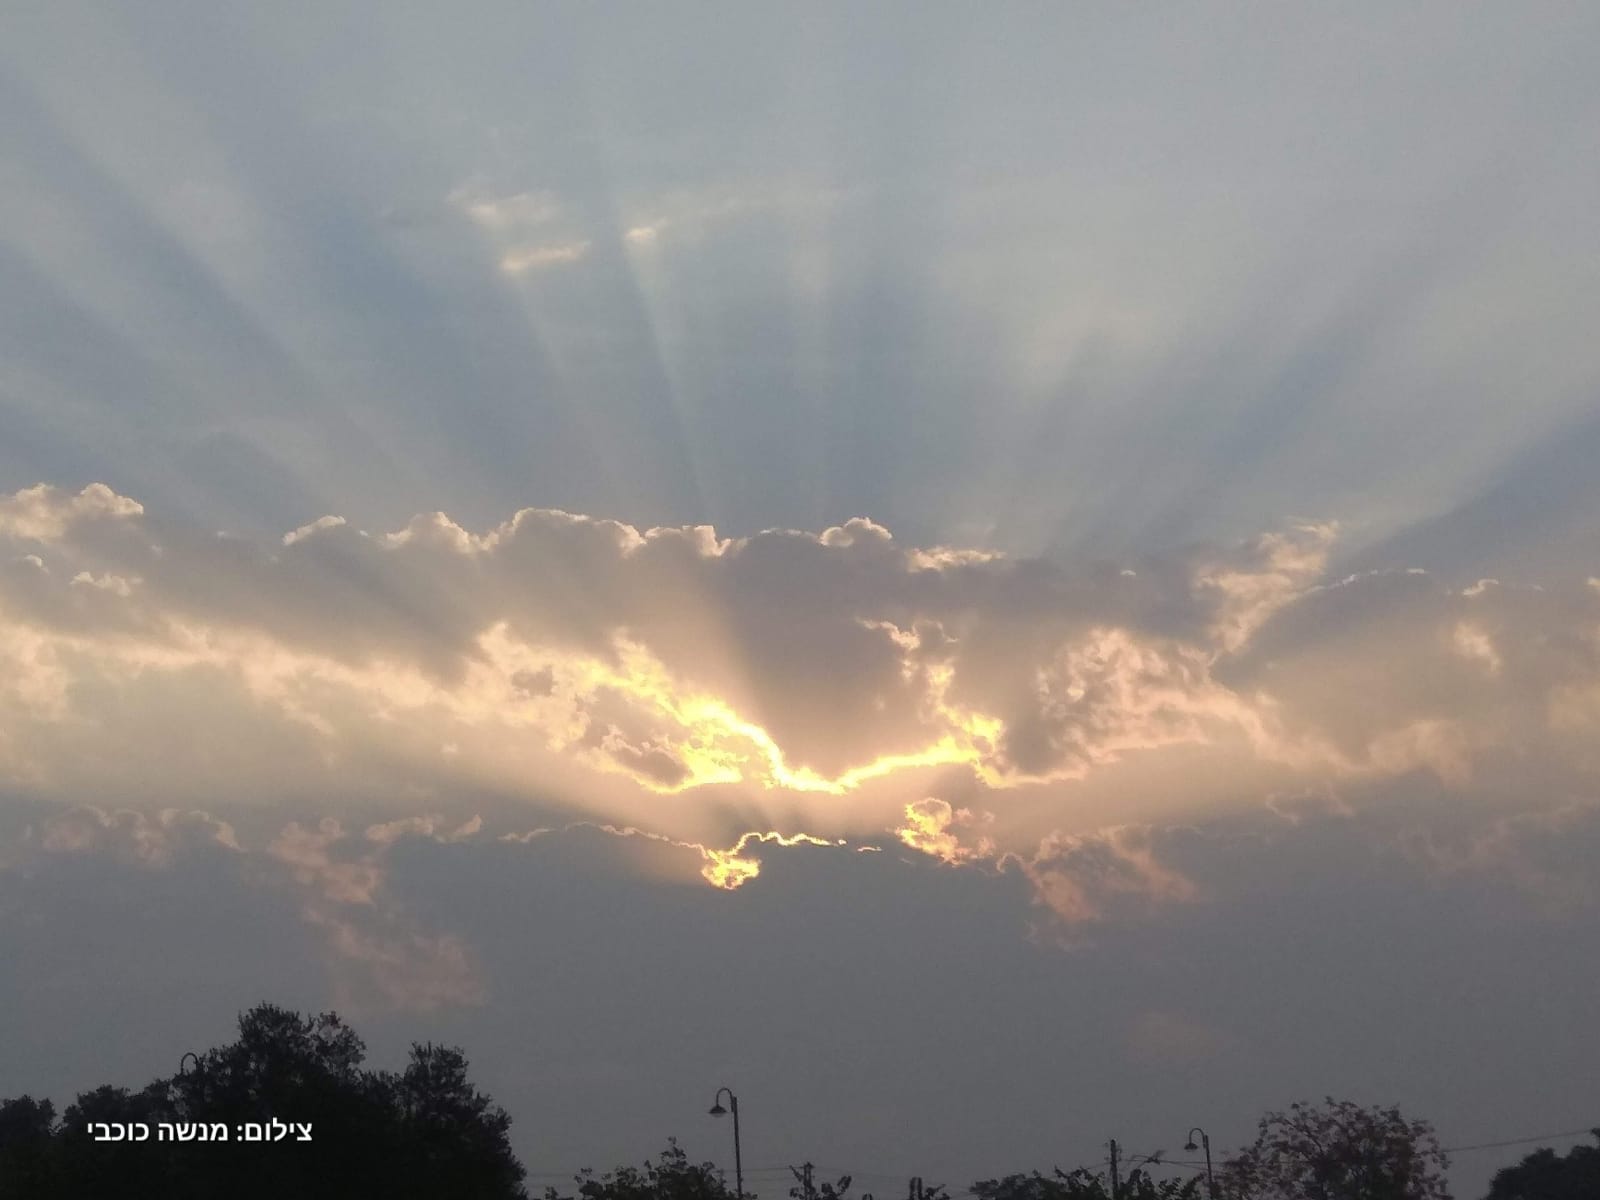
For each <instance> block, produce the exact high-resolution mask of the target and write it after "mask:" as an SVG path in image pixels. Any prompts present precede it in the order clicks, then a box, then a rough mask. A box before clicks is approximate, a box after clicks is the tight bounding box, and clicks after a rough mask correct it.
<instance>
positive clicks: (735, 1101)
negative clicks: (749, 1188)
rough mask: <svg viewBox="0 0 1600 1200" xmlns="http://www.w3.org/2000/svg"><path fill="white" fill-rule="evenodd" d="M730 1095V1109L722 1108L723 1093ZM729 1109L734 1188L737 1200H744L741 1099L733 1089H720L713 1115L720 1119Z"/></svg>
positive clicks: (713, 1099)
mask: <svg viewBox="0 0 1600 1200" xmlns="http://www.w3.org/2000/svg"><path fill="white" fill-rule="evenodd" d="M723 1092H727V1093H728V1107H727V1108H723V1107H722V1093H723ZM729 1109H732V1110H733V1186H734V1190H735V1192H736V1194H737V1200H744V1162H743V1160H742V1159H741V1158H740V1156H739V1155H740V1152H739V1097H737V1096H735V1095H734V1094H733V1089H732V1088H725V1087H720V1088H718V1089H717V1094H716V1095H715V1096H713V1097H711V1115H712V1116H713V1117H720V1116H722V1115H723V1114H724V1113H726V1112H727V1111H728V1110H729Z"/></svg>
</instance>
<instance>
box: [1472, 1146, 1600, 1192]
mask: <svg viewBox="0 0 1600 1200" xmlns="http://www.w3.org/2000/svg"><path fill="white" fill-rule="evenodd" d="M1592 1132H1593V1134H1594V1136H1595V1140H1596V1142H1600V1129H1595V1130H1593V1131H1592ZM1596 1196H1600V1145H1595V1146H1575V1147H1573V1148H1572V1149H1571V1150H1569V1151H1567V1153H1566V1154H1565V1155H1562V1156H1558V1155H1557V1154H1556V1152H1555V1151H1554V1150H1552V1149H1550V1148H1549V1147H1548V1146H1544V1147H1541V1148H1540V1149H1538V1150H1535V1151H1534V1152H1533V1153H1532V1154H1529V1155H1528V1156H1527V1157H1526V1158H1524V1159H1523V1160H1522V1161H1521V1162H1519V1163H1518V1164H1517V1165H1516V1166H1514V1167H1506V1168H1505V1169H1504V1170H1503V1171H1500V1172H1499V1173H1498V1174H1497V1175H1495V1177H1494V1182H1493V1183H1492V1184H1491V1185H1490V1187H1489V1195H1488V1196H1487V1198H1486V1200H1594V1198H1595V1197H1596Z"/></svg>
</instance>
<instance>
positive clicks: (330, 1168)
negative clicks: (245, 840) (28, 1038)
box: [0, 1004, 526, 1200]
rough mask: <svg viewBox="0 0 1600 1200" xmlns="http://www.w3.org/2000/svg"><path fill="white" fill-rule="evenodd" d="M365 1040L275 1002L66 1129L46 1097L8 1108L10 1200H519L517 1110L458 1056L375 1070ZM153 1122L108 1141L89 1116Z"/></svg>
mask: <svg viewBox="0 0 1600 1200" xmlns="http://www.w3.org/2000/svg"><path fill="white" fill-rule="evenodd" d="M365 1054H366V1047H365V1046H363V1045H362V1042H361V1039H360V1038H359V1037H357V1036H356V1034H355V1032H354V1031H353V1030H351V1029H350V1028H349V1027H348V1026H346V1025H345V1024H344V1023H343V1022H342V1021H340V1020H339V1018H338V1017H337V1016H335V1015H334V1014H332V1013H323V1014H321V1015H320V1016H315V1017H312V1016H302V1015H301V1014H299V1013H296V1012H291V1011H289V1010H287V1009H282V1008H278V1007H276V1006H275V1005H270V1004H264V1005H261V1006H259V1007H257V1008H254V1009H252V1010H251V1011H250V1012H248V1013H245V1014H244V1015H242V1016H241V1017H240V1018H239V1037H238V1040H237V1041H235V1042H233V1043H231V1044H229V1045H226V1046H221V1047H218V1048H216V1049H214V1050H210V1051H207V1052H206V1053H205V1054H202V1055H199V1056H198V1061H197V1063H196V1065H195V1066H194V1067H192V1068H191V1069H189V1070H188V1071H186V1072H183V1073H181V1074H179V1075H176V1076H173V1077H171V1078H168V1079H158V1080H156V1081H155V1082H153V1083H151V1084H150V1085H149V1086H148V1087H146V1088H145V1089H144V1090H143V1091H140V1092H130V1091H128V1090H127V1089H125V1088H116V1087H101V1088H97V1089H95V1090H94V1091H91V1092H85V1093H83V1094H82V1095H81V1096H79V1097H78V1099H77V1102H76V1103H75V1104H73V1105H71V1106H70V1107H69V1108H68V1109H67V1110H66V1112H65V1114H64V1115H63V1117H62V1119H61V1120H60V1121H59V1122H57V1121H56V1120H55V1119H54V1110H53V1108H52V1107H51V1105H50V1103H49V1102H48V1101H44V1102H42V1103H41V1102H35V1101H33V1100H31V1099H30V1098H28V1097H22V1098H20V1099H18V1100H12V1101H8V1102H6V1103H5V1104H4V1105H0V1196H4V1197H5V1198H6V1200H96V1198H98V1197H113V1196H114V1197H117V1198H118V1200H124V1198H126V1200H142V1198H144V1197H159V1198H160V1200H191V1198H192V1200H202V1198H205V1200H209V1198H211V1197H221V1196H226V1197H229V1198H230V1200H257V1198H260V1200H267V1198H269V1197H270V1198H272V1200H279V1198H281V1197H286V1196H295V1197H305V1198H306V1200H320V1198H322V1197H329V1198H332V1197H339V1198H340V1200H345V1198H352V1200H359V1198H362V1197H383V1198H384V1200H391V1198H393V1200H413V1198H415V1200H422V1198H424V1197H427V1198H429V1200H431V1198H433V1197H441V1196H448V1197H461V1198H462V1200H516V1198H523V1197H525V1195H526V1193H525V1192H524V1191H523V1190H522V1187H521V1182H520V1181H521V1179H522V1175H523V1170H522V1166H521V1164H520V1163H518V1162H517V1160H516V1157H515V1156H514V1155H513V1154H512V1152H511V1145H510V1141H509V1137H508V1130H509V1128H510V1124H511V1119H510V1118H509V1117H508V1116H507V1115H506V1114H505V1112H504V1111H503V1110H502V1109H500V1108H499V1107H498V1106H496V1105H495V1104H494V1103H493V1102H492V1101H491V1100H490V1099H489V1098H488V1097H487V1096H485V1095H483V1094H482V1093H480V1092H478V1091H477V1090H476V1089H475V1088H473V1087H472V1085H471V1083H470V1082H469V1081H468V1079H467V1061H466V1059H465V1057H464V1056H463V1055H462V1053H461V1051H460V1050H458V1049H454V1048H451V1047H442V1046H434V1045H432V1044H427V1045H420V1044H415V1045H413V1046H412V1048H411V1060H410V1064H409V1065H408V1066H407V1067H406V1069H405V1070H404V1071H403V1072H401V1073H399V1074H394V1073H392V1072H371V1071H365V1070H363V1069H362V1065H361V1064H362V1061H363V1059H364V1057H365ZM274 1118H275V1119H277V1120H279V1121H283V1122H295V1123H300V1124H309V1125H310V1126H311V1130H312V1136H311V1140H310V1141H309V1142H304V1141H299V1140H298V1139H296V1138H287V1139H284V1140H274V1141H244V1140H240V1136H239V1134H240V1130H241V1128H242V1127H243V1126H244V1125H245V1123H247V1122H250V1123H261V1124H265V1123H267V1122H268V1121H270V1120H272V1119H274ZM91 1122H92V1123H99V1122H107V1123H116V1124H127V1123H134V1122H142V1123H144V1124H145V1125H147V1126H149V1128H150V1130H151V1131H152V1132H153V1136H151V1137H150V1138H149V1139H148V1140H144V1141H117V1142H102V1141H96V1140H95V1139H94V1138H93V1136H92V1135H91V1133H90V1131H89V1125H90V1123H91ZM199 1122H204V1123H206V1124H207V1125H213V1124H217V1123H220V1124H222V1125H223V1126H225V1127H226V1129H227V1130H228V1134H229V1137H228V1140H226V1141H199V1140H194V1141H184V1142H176V1141H169V1140H161V1138H160V1136H159V1132H158V1126H159V1125H160V1124H162V1123H184V1124H192V1123H199Z"/></svg>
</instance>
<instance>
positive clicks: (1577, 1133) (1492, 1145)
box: [1443, 1126, 1594, 1154]
mask: <svg viewBox="0 0 1600 1200" xmlns="http://www.w3.org/2000/svg"><path fill="white" fill-rule="evenodd" d="M1593 1132H1594V1126H1590V1127H1589V1128H1588V1129H1569V1130H1567V1131H1566V1132H1565V1133H1541V1134H1539V1135H1538V1136H1537V1137H1526V1138H1512V1139H1511V1140H1510V1141H1507V1142H1479V1143H1477V1144H1476V1145H1473V1146H1445V1147H1443V1149H1444V1152H1445V1153H1446V1154H1462V1153H1464V1152H1466V1151H1468V1150H1498V1149H1500V1148H1501V1147H1502V1146H1531V1145H1533V1143H1534V1142H1553V1141H1555V1140H1556V1139H1557V1138H1569V1137H1588V1136H1589V1135H1590V1134H1591V1133H1593Z"/></svg>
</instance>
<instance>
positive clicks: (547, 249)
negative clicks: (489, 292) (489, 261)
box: [500, 241, 590, 275]
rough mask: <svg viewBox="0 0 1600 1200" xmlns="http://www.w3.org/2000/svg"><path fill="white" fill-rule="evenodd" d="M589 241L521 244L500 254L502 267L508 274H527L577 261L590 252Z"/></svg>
mask: <svg viewBox="0 0 1600 1200" xmlns="http://www.w3.org/2000/svg"><path fill="white" fill-rule="evenodd" d="M589 245H590V244H589V242H587V241H577V242H557V243H551V244H549V245H543V246H521V247H517V248H515V249H512V250H507V251H506V252H505V253H504V254H502V255H501V256H500V269H501V270H502V271H504V272H505V273H506V274H507V275H526V274H528V273H529V272H530V271H542V270H545V269H546V268H548V267H562V266H566V265H567V264H568V263H575V262H577V261H578V260H579V259H581V258H583V257H585V256H586V255H587V254H588V253H589Z"/></svg>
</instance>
